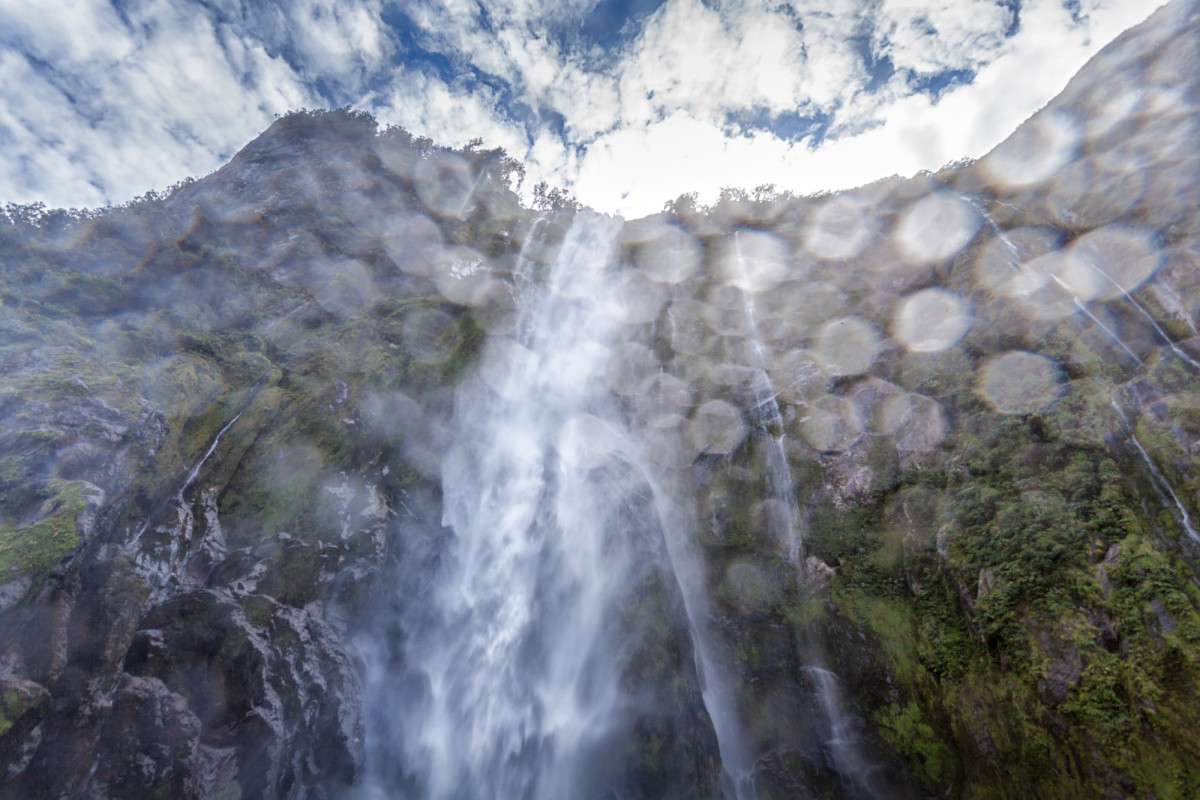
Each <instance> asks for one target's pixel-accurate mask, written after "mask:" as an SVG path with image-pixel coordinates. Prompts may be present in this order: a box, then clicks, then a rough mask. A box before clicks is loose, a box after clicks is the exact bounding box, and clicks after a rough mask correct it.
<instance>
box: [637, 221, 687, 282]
mask: <svg viewBox="0 0 1200 800" xmlns="http://www.w3.org/2000/svg"><path fill="white" fill-rule="evenodd" d="M700 257H701V251H700V245H699V244H697V243H696V240H695V239H693V238H692V237H691V236H689V235H688V234H687V233H685V232H684V231H683V230H681V229H679V228H677V227H675V226H674V225H663V226H661V227H660V228H657V229H656V230H655V232H654V234H653V236H652V238H650V239H649V240H647V241H645V242H644V243H643V244H640V245H638V247H637V249H636V250H634V253H633V263H634V264H635V265H636V266H637V267H638V268H639V269H641V270H642V271H643V272H645V274H646V277H648V278H650V280H653V281H657V282H658V283H678V282H680V281H683V280H687V279H688V278H690V277H692V275H694V274H695V273H696V269H697V268H698V267H699V265H700Z"/></svg>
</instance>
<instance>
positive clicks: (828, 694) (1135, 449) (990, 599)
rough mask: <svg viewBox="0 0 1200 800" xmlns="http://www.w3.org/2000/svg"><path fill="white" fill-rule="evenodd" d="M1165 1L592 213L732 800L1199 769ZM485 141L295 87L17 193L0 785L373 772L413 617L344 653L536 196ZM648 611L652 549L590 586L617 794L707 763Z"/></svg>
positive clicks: (380, 628) (332, 778)
mask: <svg viewBox="0 0 1200 800" xmlns="http://www.w3.org/2000/svg"><path fill="white" fill-rule="evenodd" d="M1196 30H1197V18H1196V8H1195V4H1194V3H1191V4H1188V3H1179V2H1177V3H1174V4H1172V5H1171V6H1169V7H1168V8H1167V9H1165V10H1164V11H1163V12H1160V14H1158V15H1157V16H1156V17H1155V18H1153V19H1152V20H1151V22H1150V23H1148V24H1147V25H1145V26H1142V28H1140V29H1135V31H1132V32H1130V33H1129V34H1126V35H1125V36H1123V37H1122V38H1121V39H1120V40H1118V41H1117V42H1116V43H1114V45H1112V46H1111V47H1109V48H1107V49H1106V50H1105V51H1104V52H1103V53H1102V54H1101V55H1100V56H1099V57H1098V58H1097V60H1095V61H1094V62H1093V63H1092V64H1090V65H1089V67H1088V68H1087V69H1086V70H1085V71H1084V72H1083V73H1081V75H1080V76H1078V77H1077V78H1076V79H1075V81H1073V82H1072V84H1071V85H1070V86H1069V87H1068V88H1067V90H1066V92H1064V94H1063V95H1062V96H1061V97H1060V98H1059V99H1057V100H1056V101H1055V102H1054V103H1052V104H1051V106H1050V107H1048V108H1047V109H1045V110H1043V111H1042V112H1040V113H1039V115H1037V116H1035V117H1034V118H1033V119H1032V120H1030V121H1029V122H1028V123H1026V125H1025V126H1023V127H1022V129H1020V130H1019V131H1018V132H1017V134H1015V135H1014V136H1013V137H1012V138H1010V139H1009V140H1008V141H1007V142H1006V143H1005V144H1004V145H1002V146H1001V147H1000V148H998V149H997V151H995V152H994V153H993V154H991V155H989V156H988V157H987V158H985V159H983V160H981V161H980V162H977V163H972V164H963V165H958V166H955V167H953V168H947V169H946V170H943V171H941V172H939V173H937V174H932V175H923V176H918V177H916V178H912V179H907V180H901V179H893V180H888V181H882V182H879V183H877V184H873V185H870V186H866V187H862V188H861V189H858V190H854V191H851V192H845V193H840V194H837V195H830V196H824V197H815V198H795V197H790V196H786V195H782V196H781V195H778V194H775V193H772V192H763V193H758V194H757V195H755V194H741V193H738V192H730V193H728V194H727V195H726V196H725V197H724V198H723V199H722V200H721V201H720V202H719V203H718V204H716V205H715V206H714V207H712V208H697V207H696V206H695V204H694V203H693V202H690V201H689V200H688V199H687V198H682V199H681V200H680V201H677V202H676V203H675V204H673V205H672V206H671V207H670V208H669V209H668V210H667V211H665V212H664V213H663V214H661V215H658V216H656V217H651V218H648V219H644V220H637V221H631V222H628V223H626V224H625V225H624V227H623V228H622V229H621V231H620V232H619V233H618V234H617V242H616V248H617V253H618V258H617V261H618V264H617V265H616V266H615V272H614V280H617V281H621V282H622V284H621V287H622V291H624V292H625V295H624V296H625V298H626V299H625V302H624V307H625V309H626V311H625V314H626V318H625V321H624V324H625V326H626V328H625V330H626V334H625V344H624V346H623V347H622V348H620V357H619V358H614V360H613V361H612V363H610V365H609V368H608V370H607V371H606V373H605V380H606V381H607V382H608V388H609V389H610V390H611V393H612V395H613V396H614V398H615V399H616V401H617V402H618V403H620V404H621V405H622V408H623V409H624V412H623V413H625V414H626V416H627V417H628V419H630V420H631V421H632V423H631V424H634V425H636V426H639V428H638V429H639V430H641V431H642V432H643V435H644V436H645V437H646V439H647V440H648V441H652V442H654V443H655V445H656V446H655V448H654V452H656V453H657V455H658V459H659V462H660V467H661V468H662V470H663V471H664V474H669V475H672V476H674V478H673V479H674V480H677V481H678V482H679V483H680V484H683V485H687V486H690V487H691V491H692V494H691V495H690V498H691V499H690V501H689V502H690V507H689V511H688V515H689V516H688V518H689V520H690V525H689V531H690V535H691V538H692V541H693V542H694V544H695V546H696V548H697V550H698V552H699V554H700V562H701V565H702V570H703V575H704V581H705V586H706V589H707V593H708V596H709V598H710V600H711V607H710V608H709V610H708V614H707V617H706V620H707V624H708V625H709V626H710V627H711V629H712V630H714V631H716V632H717V634H716V641H717V645H716V646H717V648H718V649H719V650H720V654H721V656H722V658H723V659H725V660H726V661H727V663H728V664H729V665H730V672H731V675H732V676H734V678H735V679H734V680H732V681H731V686H732V687H733V689H732V693H733V698H734V700H733V704H734V706H735V708H736V711H737V717H738V724H739V725H741V726H742V727H743V728H744V730H745V731H746V740H747V747H748V748H749V750H750V752H751V756H752V759H753V772H754V777H755V781H754V782H755V785H756V792H757V794H758V796H760V797H775V796H800V797H804V796H812V797H822V796H844V795H846V794H848V793H851V794H852V793H855V792H857V793H859V794H862V795H865V796H870V795H871V794H876V795H877V796H878V795H880V794H888V793H890V795H889V796H914V797H918V796H926V795H930V796H932V795H934V794H936V795H939V796H946V795H947V793H949V796H958V797H1045V796H1064V797H1067V796H1080V797H1086V796H1105V795H1107V796H1113V797H1122V796H1131V797H1186V796H1188V792H1189V791H1190V790H1191V787H1192V786H1194V785H1195V783H1196V781H1197V778H1198V776H1197V772H1198V770H1200V753H1197V751H1196V744H1195V743H1196V742H1197V741H1200V736H1198V735H1197V734H1198V731H1197V730H1196V729H1197V725H1198V722H1197V721H1198V720H1200V707H1198V705H1197V703H1200V699H1198V698H1197V693H1196V687H1197V679H1198V676H1200V645H1198V643H1197V637H1200V616H1198V612H1197V608H1198V603H1200V585H1198V583H1197V574H1198V573H1197V559H1198V557H1200V554H1198V552H1197V547H1198V542H1197V534H1196V530H1195V525H1196V522H1195V521H1196V520H1197V519H1198V518H1200V517H1198V515H1200V506H1198V504H1197V500H1196V498H1197V485H1196V471H1195V448H1196V446H1197V445H1196V443H1197V441H1200V417H1198V416H1197V413H1196V412H1197V403H1198V402H1200V401H1198V400H1197V394H1196V377H1197V374H1198V372H1200V368H1198V367H1197V362H1198V361H1200V347H1198V346H1197V344H1196V342H1197V331H1196V327H1195V326H1196V319H1197V314H1198V313H1200V282H1198V281H1200V279H1198V278H1197V275H1200V270H1197V262H1198V260H1200V217H1198V216H1197V207H1198V206H1200V203H1197V199H1198V195H1197V188H1196V187H1197V185H1200V184H1198V182H1197V180H1196V179H1197V177H1198V175H1200V153H1198V152H1197V145H1196V137H1195V135H1194V134H1195V125H1196V108H1197V103H1200V95H1198V93H1197V87H1196V84H1195V75H1196V74H1197V66H1198V65H1200V54H1198V48H1197V44H1196V42H1197V41H1198V37H1197V36H1196V35H1195V33H1196ZM516 169H517V168H516V165H515V164H513V163H512V162H510V161H508V160H507V159H506V158H505V157H504V155H503V154H501V153H497V152H492V151H486V150H480V149H478V148H471V149H468V150H465V151H450V150H447V149H444V148H439V147H437V146H435V145H434V144H433V143H430V142H427V141H422V140H413V139H412V137H410V136H408V135H407V134H405V133H404V132H402V131H397V130H390V131H385V132H382V133H381V132H378V131H377V130H376V127H375V124H374V122H373V120H371V119H370V118H368V117H365V116H362V115H358V114H354V113H349V112H344V111H341V112H332V113H327V114H308V113H303V114H295V115H290V116H288V117H286V118H284V119H281V120H280V121H279V122H277V123H276V125H274V126H273V127H272V128H271V129H269V130H268V131H267V132H265V133H264V134H263V135H262V136H261V137H259V138H258V139H257V140H255V142H253V143H251V144H250V145H249V146H247V148H246V149H245V150H243V151H242V152H241V153H240V154H239V155H238V156H237V157H236V158H235V159H234V160H233V161H232V162H231V163H230V164H229V165H228V166H226V167H225V168H223V169H222V170H220V171H218V172H217V173H214V174H213V175H211V176H208V177H206V178H204V179H202V180H199V181H195V182H191V183H188V184H187V185H183V186H180V187H176V188H175V189H173V190H171V191H170V192H168V193H166V194H164V195H162V196H152V197H147V198H143V199H141V200H140V201H138V202H135V203H133V204H131V205H130V206H128V207H123V208H120V209H112V210H107V211H101V212H95V213H86V214H69V213H62V212H56V213H51V214H49V215H42V214H40V213H36V212H35V211H34V210H29V209H24V210H23V209H15V208H10V209H9V212H8V217H9V220H8V224H6V225H5V226H4V227H3V229H2V230H0V258H2V262H3V273H2V275H3V278H2V280H3V287H2V288H3V294H2V300H3V303H4V307H5V314H4V317H3V321H2V322H0V325H2V326H3V331H2V337H0V347H2V349H0V358H2V359H3V362H2V363H3V384H2V386H0V413H2V414H3V419H4V427H3V430H2V431H0V492H2V494H0V504H2V505H0V569H2V570H4V572H3V576H2V577H0V583H2V586H0V685H2V689H3V692H2V694H0V762H2V764H3V770H4V771H3V772H2V773H0V786H3V787H4V788H5V791H7V792H10V793H12V794H14V796H29V797H66V796H97V797H153V796H181V797H186V796H196V797H235V796H247V797H322V796H328V797H342V796H346V795H347V794H348V793H351V792H352V791H354V789H353V787H356V786H361V785H362V784H363V782H364V781H366V780H367V779H368V776H370V779H371V780H380V779H381V778H380V775H381V774H384V773H386V771H384V773H381V772H380V770H379V768H378V765H379V764H380V763H381V762H382V761H386V760H387V758H388V753H387V752H372V748H373V747H378V746H380V745H381V743H384V742H386V741H388V739H387V737H386V736H385V735H384V730H385V728H386V727H387V725H388V720H387V714H386V713H380V710H379V709H378V708H375V709H371V708H367V709H364V700H363V697H364V691H365V692H368V693H370V692H373V691H376V689H375V688H372V687H374V686H375V684H374V683H373V681H375V680H376V678H377V673H376V670H383V672H385V673H387V672H390V671H400V670H402V669H403V663H400V662H398V661H395V659H396V658H399V657H401V656H402V655H403V652H404V649H403V643H402V642H398V643H397V644H396V645H395V647H393V648H390V649H389V648H384V649H383V650H382V651H379V650H376V649H373V648H372V647H367V646H364V645H363V644H362V641H363V637H366V638H367V639H368V640H370V641H372V642H375V641H378V639H379V637H388V636H391V637H393V638H396V639H402V638H403V636H404V635H405V631H404V629H403V627H402V626H401V627H398V628H397V627H389V625H388V624H387V623H386V622H381V620H380V617H381V616H382V615H383V614H384V613H385V612H386V613H387V614H391V615H393V616H392V618H401V617H403V614H404V613H405V610H406V609H413V608H419V607H420V606H421V603H422V602H423V601H424V597H423V593H425V592H428V591H429V588H430V587H429V586H428V584H427V581H428V579H429V577H428V576H430V575H434V574H436V570H437V568H438V565H439V563H440V562H441V560H442V559H444V558H445V554H446V552H447V548H449V547H450V546H451V543H452V538H453V537H452V534H451V533H450V532H449V531H448V529H447V528H445V527H443V525H442V515H443V508H442V495H441V491H442V490H441V484H440V480H441V464H442V455H443V452H444V450H445V448H446V447H447V445H448V442H449V441H450V438H451V433H450V432H449V431H448V426H449V425H450V424H451V418H452V415H453V409H454V405H455V390H456V387H457V386H458V385H459V383H460V381H461V379H462V378H463V376H465V375H468V374H473V373H472V371H473V370H474V369H475V366H476V364H477V362H478V359H479V354H480V352H481V350H482V348H483V347H484V346H485V343H487V342H488V341H498V340H502V339H504V338H505V337H508V336H510V335H511V329H510V326H511V324H512V320H513V315H514V311H515V307H516V303H517V300H516V298H517V297H518V296H519V293H514V291H513V290H514V289H518V288H519V285H518V281H517V279H516V277H514V276H515V274H516V272H517V269H516V268H517V266H518V264H519V263H520V261H521V259H525V260H526V261H528V262H530V263H532V264H534V265H535V268H534V273H535V274H536V271H537V265H542V266H545V265H548V264H550V263H552V262H553V261H554V259H555V258H556V257H557V252H558V248H559V247H560V245H561V242H562V239H563V237H564V235H565V234H566V231H567V229H568V228H569V226H570V224H571V221H570V220H571V215H572V213H573V211H572V209H570V208H559V209H552V208H544V209H538V210H536V211H535V210H530V209H526V208H522V207H521V205H520V203H519V201H518V198H517V196H516V195H515V194H514V193H513V192H512V191H511V188H510V183H509V182H510V181H511V180H512V179H514V178H515V175H516ZM764 380H765V381H766V383H765V384H764ZM764 386H766V387H768V388H764ZM768 397H769V398H770V402H767V398H768ZM771 404H773V405H774V410H773V411H772V410H771V408H770V406H771ZM780 453H782V455H783V458H782V460H780V458H779V454H780ZM781 468H782V472H781V471H780V470H781ZM781 474H786V476H787V485H788V486H789V487H790V488H789V489H788V491H787V492H784V491H783V490H781V488H780V484H781V479H780V478H779V476H780V475H781ZM781 520H782V522H781ZM664 574H665V573H664ZM639 598H640V602H639ZM681 615H682V610H681V608H680V600H679V596H678V587H677V586H676V585H675V583H674V581H673V579H668V578H667V577H663V575H662V574H658V573H654V574H650V575H649V577H647V579H646V583H645V585H644V586H642V587H641V588H640V589H639V590H638V592H636V593H634V594H633V595H631V597H630V599H629V600H628V604H627V605H626V606H625V623H626V627H627V628H628V629H629V630H637V631H640V633H639V634H638V635H636V636H633V637H632V639H631V640H632V641H635V642H641V643H643V645H645V646H643V647H642V648H641V649H640V650H636V652H635V654H634V655H633V656H631V658H630V660H629V664H630V666H629V668H628V671H627V677H628V680H630V681H631V682H632V683H634V684H638V685H641V686H642V687H643V689H644V690H645V692H646V694H647V696H655V693H656V692H658V693H660V694H659V695H658V696H659V697H660V698H666V699H663V700H662V704H663V706H664V707H666V706H668V705H670V706H672V707H681V708H683V709H685V711H684V712H683V713H680V714H678V715H675V716H672V715H666V714H664V715H661V716H660V717H659V718H657V719H656V721H654V722H653V723H652V724H649V725H647V726H643V727H641V728H639V729H637V730H636V731H635V732H634V733H633V734H631V736H630V738H629V743H628V747H627V749H626V750H624V751H622V752H621V753H620V754H619V755H617V756H614V758H613V761H614V764H615V766H613V767H612V769H611V770H610V772H611V774H613V775H620V776H623V778H622V779H623V780H627V781H628V783H629V785H630V786H632V787H635V788H639V790H640V792H641V794H642V795H643V796H663V795H664V793H666V792H675V793H677V794H678V795H679V796H697V795H699V794H701V793H716V792H717V791H719V790H718V788H717V787H718V783H719V774H720V764H719V759H718V754H717V753H716V743H715V741H714V740H713V738H712V733H711V726H710V725H709V724H708V723H707V722H706V720H707V717H706V714H707V712H706V711H705V709H704V707H703V704H702V703H701V699H700V697H699V692H700V689H699V684H698V679H697V677H696V675H695V666H694V657H693V655H692V651H691V647H692V644H691V642H690V641H689V638H688V637H689V629H688V626H687V624H686V622H684V621H683V620H682V616H681ZM650 645H654V646H650ZM635 649H636V648H635ZM814 652H819V653H820V654H821V657H820V659H819V662H820V663H819V664H818V663H816V662H814V661H813V658H812V655H811V654H812V653H814ZM372 658H379V659H380V660H379V661H373V660H371V659H372ZM389 659H390V660H389ZM400 661H401V662H402V658H401V659H400ZM831 682H832V686H833V690H830V684H831ZM668 688H669V691H668ZM371 696H372V697H379V696H380V695H371ZM830 698H833V699H832V700H830ZM823 699H824V701H826V702H833V703H834V704H835V705H836V706H837V708H836V709H834V710H833V711H832V712H831V711H830V710H829V709H828V708H823V707H822V700H823ZM372 712H374V713H372ZM831 720H838V721H839V725H840V726H841V727H840V728H839V727H838V726H837V725H833V724H832V722H831ZM842 741H852V742H853V743H854V745H855V748H856V755H855V756H854V759H855V761H854V763H857V764H859V765H861V766H863V768H864V769H865V770H866V772H867V773H868V775H869V776H870V777H869V779H868V780H865V781H858V782H856V781H855V780H853V779H852V778H851V777H849V776H848V775H847V774H846V772H845V769H846V764H847V763H848V762H845V761H843V762H839V758H844V757H847V756H845V753H842V755H841V756H839V752H841V751H839V742H842ZM384 779H386V780H387V781H388V782H389V783H388V785H389V786H390V787H393V788H395V789H396V790H397V791H400V792H403V791H405V788H404V787H405V783H404V782H405V780H406V772H405V769H404V765H403V764H399V765H396V767H395V768H394V770H393V771H392V772H391V773H386V774H385V776H384Z"/></svg>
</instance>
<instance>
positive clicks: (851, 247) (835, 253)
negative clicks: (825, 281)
mask: <svg viewBox="0 0 1200 800" xmlns="http://www.w3.org/2000/svg"><path fill="white" fill-rule="evenodd" d="M876 219H877V218H876V216H875V213H874V211H873V210H872V209H871V208H870V207H869V206H867V205H865V204H864V203H862V202H860V201H859V200H857V199H855V198H854V197H851V196H849V195H837V196H835V197H832V198H830V199H829V200H826V201H825V202H824V203H822V204H821V205H820V207H818V208H817V210H816V211H815V212H813V215H812V216H811V217H810V218H809V220H808V223H807V224H806V225H805V226H804V229H803V233H802V239H803V242H804V247H805V248H806V249H807V250H808V251H809V252H810V253H812V254H813V255H814V256H816V257H817V258H821V259H825V260H828V261H834V260H841V259H846V258H853V257H854V256H856V255H858V254H859V253H860V252H862V250H863V248H864V247H866V246H867V244H868V242H870V240H871V238H872V237H873V236H874V235H875V233H876V232H877V227H876V225H877V222H876Z"/></svg>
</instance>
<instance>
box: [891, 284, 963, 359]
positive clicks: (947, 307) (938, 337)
mask: <svg viewBox="0 0 1200 800" xmlns="http://www.w3.org/2000/svg"><path fill="white" fill-rule="evenodd" d="M892 327H893V334H894V335H895V337H896V338H897V339H898V340H900V343H901V344H902V345H904V346H905V347H906V348H908V349H909V350H914V351H918V352H926V353H929V352H935V351H938V350H946V349H948V348H950V347H951V346H953V345H954V343H955V342H957V341H958V340H959V339H961V338H962V337H963V334H965V333H966V332H967V330H968V329H969V328H970V327H971V316H970V314H969V313H968V312H967V303H966V301H965V300H963V298H961V297H959V296H958V295H956V294H955V293H954V292H951V291H948V290H946V289H926V290H924V291H921V292H917V293H916V294H912V295H909V296H908V297H907V298H905V299H904V300H903V301H902V302H901V303H900V306H899V308H898V309H897V310H896V315H895V317H894V319H893V321H892Z"/></svg>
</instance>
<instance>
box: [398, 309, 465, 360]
mask: <svg viewBox="0 0 1200 800" xmlns="http://www.w3.org/2000/svg"><path fill="white" fill-rule="evenodd" d="M400 335H401V336H402V337H403V339H404V349H405V350H407V351H408V352H409V353H411V354H412V355H414V356H415V357H417V358H418V359H421V360H423V361H437V362H440V361H445V360H446V359H448V358H450V356H451V355H453V354H454V351H455V350H456V349H457V348H458V344H459V341H460V339H461V335H460V334H459V330H458V325H457V323H456V321H455V319H454V317H452V316H450V315H449V314H447V313H446V312H445V311H442V310H440V309H436V308H425V309H418V310H416V311H414V312H412V313H410V314H409V315H408V316H406V317H405V319H404V323H403V325H402V326H401V328H400Z"/></svg>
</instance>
